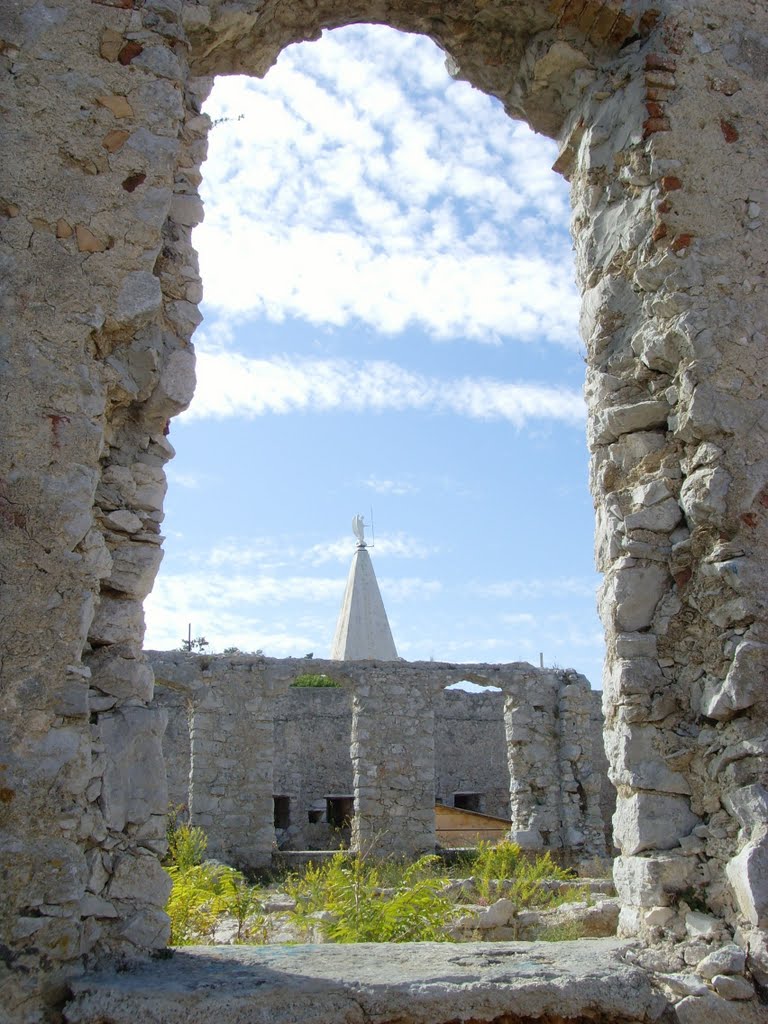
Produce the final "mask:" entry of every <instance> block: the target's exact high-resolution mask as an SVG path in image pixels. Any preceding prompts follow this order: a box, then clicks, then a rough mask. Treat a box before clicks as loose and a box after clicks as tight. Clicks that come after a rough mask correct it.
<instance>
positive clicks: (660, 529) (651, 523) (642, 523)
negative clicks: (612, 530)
mask: <svg viewBox="0 0 768 1024" xmlns="http://www.w3.org/2000/svg"><path fill="white" fill-rule="evenodd" d="M682 518H683V512H682V509H681V508H680V506H679V505H678V503H677V501H675V499H674V498H667V499H666V500H665V501H661V502H658V503H657V504H654V505H648V506H647V507H645V508H642V509H640V510H639V511H638V512H630V513H629V514H628V515H627V516H625V518H624V525H625V527H626V528H627V529H628V530H652V531H654V532H656V533H670V532H671V531H672V530H674V528H675V527H676V526H677V524H678V523H679V522H680V520H681V519H682Z"/></svg>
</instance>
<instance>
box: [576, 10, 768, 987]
mask: <svg viewBox="0 0 768 1024" xmlns="http://www.w3.org/2000/svg"><path fill="white" fill-rule="evenodd" d="M739 10H740V11H741V12H742V14H743V19H739V18H736V17H735V16H734V14H733V11H731V12H730V16H729V17H728V18H727V19H726V18H724V17H723V12H722V8H721V6H720V5H719V4H717V3H714V2H705V0H702V2H698V3H695V4H692V5H687V6H685V8H683V6H682V5H670V6H669V8H662V10H661V16H660V17H659V18H658V21H657V22H656V24H655V26H654V27H653V28H652V31H651V32H650V36H649V38H648V39H647V40H646V41H645V42H642V43H639V42H638V43H635V44H634V45H632V46H628V47H627V48H626V49H625V51H624V52H623V53H622V55H621V57H620V59H618V60H616V61H614V62H613V63H612V65H611V68H610V73H609V74H608V75H605V76H598V79H597V80H596V81H595V83H594V87H593V88H592V89H590V90H588V91H587V93H586V102H584V103H583V104H580V105H579V106H578V109H576V110H574V112H573V114H572V116H571V120H570V124H569V126H568V127H567V129H566V131H565V132H564V134H563V139H564V140H565V141H564V145H563V151H562V155H561V159H560V160H559V161H558V167H559V168H560V169H561V170H563V171H565V173H566V174H567V175H568V176H569V177H570V179H571V182H572V185H573V231H574V237H575V242H576V254H577V270H578V274H579V277H580V280H581V284H582V287H583V291H584V300H583V307H582V333H583V337H584V340H585V343H586V345H587V355H588V363H589V370H588V382H587V400H588V404H589V410H590V422H589V443H590V447H591V449H592V489H593V493H594V495H595V503H596V508H597V539H596V554H597V562H598V567H599V568H600V570H601V571H603V572H604V573H605V582H604V584H603V588H602V595H601V601H600V611H601V616H602V619H603V622H604V625H605V629H606V638H607V657H606V663H605V675H604V700H605V703H604V707H605V714H606V728H607V743H606V749H607V752H608V755H609V758H610V761H611V777H612V779H613V781H614V782H615V784H616V786H617V788H618V804H617V811H616V816H615V819H614V821H615V839H616V842H617V844H618V845H619V846H620V848H621V851H622V858H621V860H620V861H619V864H618V865H617V872H616V880H617V885H618V890H619V894H620V896H621V898H622V901H623V903H624V910H623V912H622V918H621V924H620V928H621V930H622V931H623V932H625V933H626V932H629V933H642V934H647V935H650V936H658V934H659V933H660V932H659V929H662V930H666V931H667V933H669V934H673V935H678V936H680V935H683V934H684V933H685V906H684V905H682V904H681V905H680V910H678V898H679V894H680V892H682V891H683V890H692V891H694V892H696V894H697V901H698V903H699V904H700V903H702V902H704V903H705V904H706V905H707V906H708V907H709V909H710V910H711V911H712V912H713V913H714V914H716V915H721V916H724V917H725V918H726V919H727V920H728V921H729V922H730V924H731V925H732V926H736V925H738V926H740V928H741V929H742V931H741V935H742V937H743V941H746V940H747V938H749V941H751V942H752V943H753V949H760V948H761V949H762V951H763V952H762V953H760V954H759V956H760V957H762V966H761V967H760V969H762V970H767V969H768V958H766V956H765V947H764V944H763V936H761V935H758V933H757V931H756V929H757V928H763V927H764V926H765V925H766V923H768V897H766V893H768V838H766V835H768V822H767V820H766V808H767V807H768V795H767V793H766V790H765V789H764V786H765V782H766V776H765V761H764V754H765V752H766V750H768V739H766V722H765V707H766V705H765V696H764V689H765V687H764V683H765V678H766V667H767V665H768V658H767V657H766V654H767V652H768V626H767V625H766V606H768V601H766V596H767V595H766V584H765V581H766V579H768V567H767V566H766V556H767V553H768V551H767V549H768V544H767V543H766V542H767V541H768V512H766V509H767V508H768V461H767V460H766V455H765V453H766V451H767V450H768V443H767V442H768V438H767V437H766V431H767V430H768V411H767V410H768V404H766V398H765V381H766V366H765V346H766V335H765V324H766V322H768V308H767V301H766V292H765V287H764V279H763V278H764V273H763V272H764V267H765V264H766V259H767V257H768V251H767V246H766V236H765V229H764V216H765V208H766V206H765V203H766V198H767V194H766V191H765V189H766V183H765V166H764V159H763V156H764V144H763V132H764V126H765V117H764V114H763V116H762V117H760V116H757V111H763V112H764V111H765V109H766V101H767V100H768V79H767V78H766V68H768V48H766V44H765V39H766V37H768V12H767V11H766V9H765V7H764V6H763V5H749V4H744V5H740V6H739ZM724 879H727V881H728V883H730V884H729V885H727V884H724ZM750 936H751V937H750ZM755 963H756V964H757V960H756V961H755Z"/></svg>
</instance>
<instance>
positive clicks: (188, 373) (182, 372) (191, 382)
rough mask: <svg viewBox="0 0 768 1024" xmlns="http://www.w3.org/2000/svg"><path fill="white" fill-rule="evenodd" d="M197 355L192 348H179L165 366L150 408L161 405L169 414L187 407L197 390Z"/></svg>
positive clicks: (173, 414) (174, 413) (172, 414)
mask: <svg viewBox="0 0 768 1024" xmlns="http://www.w3.org/2000/svg"><path fill="white" fill-rule="evenodd" d="M195 383H196V377H195V355H194V352H193V350H192V348H191V347H190V348H185V349H177V350H176V351H175V352H173V353H171V356H170V357H169V359H168V360H167V361H166V363H165V365H164V366H163V370H162V373H161V374H160V382H159V384H158V386H157V388H156V390H155V392H154V393H153V395H152V398H151V400H150V405H149V407H150V409H152V410H153V409H154V408H155V406H158V405H159V406H161V407H162V409H163V411H164V412H165V413H166V415H167V416H175V415H176V414H177V413H179V412H181V411H182V410H183V409H186V408H187V406H188V405H189V403H190V402H191V401H192V395H193V394H194V391H195Z"/></svg>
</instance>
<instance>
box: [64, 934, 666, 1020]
mask: <svg viewBox="0 0 768 1024" xmlns="http://www.w3.org/2000/svg"><path fill="white" fill-rule="evenodd" d="M621 948H622V946H621V944H620V943H617V942H616V940H611V939H597V940H584V941H582V942H578V943H574V942H563V943H531V944H529V943H502V944H497V945H494V946H492V947H488V946H487V945H483V944H477V943H467V944H463V945H460V946H456V945H452V944H451V943H418V944H414V943H403V944H397V945H388V946H387V945H385V946H370V945H361V946H330V945H323V946H315V947H312V946H292V947H282V948H280V947H262V948H259V947H229V948H226V949H222V948H214V947H211V948H200V949H196V950H190V951H183V952H182V951H179V952H177V953H176V954H175V956H174V958H173V960H172V961H171V962H170V963H162V964H159V965H158V964H148V965H146V966H142V967H140V968H139V969H138V970H136V971H134V972H130V973H124V974H113V975H104V976H99V975H94V976H91V977H90V978H87V979H83V980H76V981H75V982H74V984H73V992H74V998H73V999H72V1000H71V1001H70V1002H69V1003H68V1004H67V1007H66V1009H65V1019H66V1020H67V1021H68V1022H69V1024H97V1022H99V1024H100V1022H101V1021H103V1020H105V1019H109V1021H110V1022H111V1024H134V1022H135V1021H137V1020H144V1019H152V1018H154V1019H157V1020H162V1021H163V1024H176V1022H179V1024H181V1022H184V1024H207V1022H209V1021H210V1020H213V1019H215V1020H216V1021H218V1022H219V1024H229V1022H232V1024H235V1022H236V1021H241V1020H244V1019H246V1017H247V1019H249V1020H254V1021H260V1022H261V1021H263V1022H264V1024H266V1022H267V1021H268V1022H269V1024H289V1022H295V1021H296V1020H297V1019H300V1020H301V1021H303V1022H306V1024H309V1022H314V1024H327V1022H328V1021H349V1022H350V1024H351V1022H353V1021H354V1022H357V1024H363V1022H365V1024H384V1022H385V1021H392V1020H395V1019H401V1018H402V1019H407V1020H408V1021H411V1022H413V1024H435V1022H439V1021H448V1020H457V1019H463V1020H473V1021H478V1022H481V1021H489V1022H490V1021H493V1020H497V1019H499V1018H501V1017H503V1016H504V1015H507V1014H510V1013H511V1014H515V1015H519V1016H520V1017H525V1018H526V1019H531V1020H539V1019H541V1020H552V1019H553V1018H554V1017H556V1016H559V1018H560V1019H563V1018H566V1019H578V1018H579V1017H582V1016H583V1017H585V1018H586V1017H587V1016H589V1017H592V1016H593V1014H594V1008H595V1007H596V1006H599V1007H600V1012H601V1014H602V1016H603V1019H604V1020H610V1021H611V1022H612V1024H651V1022H652V1021H656V1020H658V1018H659V1016H660V1015H661V1012H662V1010H663V1008H664V1005H665V1004H664V1000H663V998H662V997H661V996H660V995H659V994H658V993H656V992H654V990H653V988H652V986H651V984H650V981H649V979H648V978H647V976H646V975H644V974H643V972H642V971H640V970H638V969H637V968H633V967H629V966H628V965H626V964H624V963H622V962H621V960H620V958H619V956H618V955H617V952H618V951H619V950H620V949H621Z"/></svg>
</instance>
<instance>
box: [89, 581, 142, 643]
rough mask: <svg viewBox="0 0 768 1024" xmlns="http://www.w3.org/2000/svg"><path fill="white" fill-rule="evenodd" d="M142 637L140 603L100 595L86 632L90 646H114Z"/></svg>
mask: <svg viewBox="0 0 768 1024" xmlns="http://www.w3.org/2000/svg"><path fill="white" fill-rule="evenodd" d="M143 635H144V610H143V608H142V606H141V601H137V600H121V599H120V598H117V597H111V596H109V595H108V594H102V595H101V597H100V598H99V602H98V604H97V606H96V611H95V612H94V616H93V621H92V622H91V625H90V629H89V631H88V639H89V640H90V641H91V643H92V644H94V645H96V646H100V645H101V644H115V643H121V642H124V641H130V640H139V639H140V638H141V637H142V636H143Z"/></svg>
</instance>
